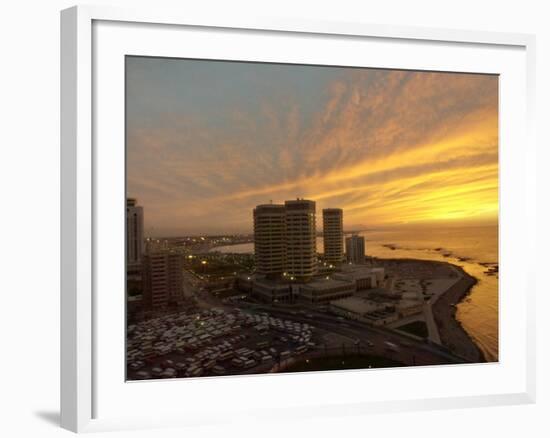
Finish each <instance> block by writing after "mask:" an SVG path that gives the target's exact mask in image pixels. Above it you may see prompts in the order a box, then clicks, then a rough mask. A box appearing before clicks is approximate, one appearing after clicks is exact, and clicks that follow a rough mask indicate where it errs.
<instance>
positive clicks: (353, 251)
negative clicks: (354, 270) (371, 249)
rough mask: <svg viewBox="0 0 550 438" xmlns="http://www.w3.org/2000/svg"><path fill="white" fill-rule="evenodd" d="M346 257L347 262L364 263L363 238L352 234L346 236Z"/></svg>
mask: <svg viewBox="0 0 550 438" xmlns="http://www.w3.org/2000/svg"><path fill="white" fill-rule="evenodd" d="M346 258H347V261H348V262H349V263H354V264H362V263H365V238H364V237H363V236H357V235H353V236H350V237H347V238H346Z"/></svg>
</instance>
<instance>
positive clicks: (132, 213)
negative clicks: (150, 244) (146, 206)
mask: <svg viewBox="0 0 550 438" xmlns="http://www.w3.org/2000/svg"><path fill="white" fill-rule="evenodd" d="M142 255H143V207H140V206H138V205H137V202H136V200H135V199H134V198H128V199H126V263H127V265H138V264H139V263H141V257H142Z"/></svg>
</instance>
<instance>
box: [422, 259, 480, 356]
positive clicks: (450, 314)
mask: <svg viewBox="0 0 550 438" xmlns="http://www.w3.org/2000/svg"><path fill="white" fill-rule="evenodd" d="M448 264H449V265H451V266H453V267H454V268H455V269H457V270H458V271H460V273H461V275H462V278H461V279H460V280H459V281H458V282H457V283H456V284H454V285H453V286H451V287H450V288H449V290H447V291H446V292H445V293H443V294H441V296H439V297H438V299H437V301H436V302H435V304H434V305H433V307H432V310H433V314H434V318H435V322H436V324H437V327H438V330H439V336H440V337H441V342H442V344H443V345H444V346H446V347H447V348H449V349H450V350H451V351H453V352H454V353H455V354H457V355H459V356H461V357H464V358H465V359H467V360H468V361H470V362H473V363H480V362H487V358H486V357H485V355H484V354H483V351H482V350H481V348H480V347H479V346H478V345H477V343H476V342H475V341H474V339H473V338H472V337H471V336H470V334H469V333H468V332H467V331H466V329H465V328H464V327H463V326H462V324H461V323H460V321H459V320H458V319H456V305H457V304H459V303H460V302H462V301H464V300H465V299H466V298H467V297H468V295H470V293H471V292H472V289H473V287H474V286H475V285H476V284H477V282H478V281H479V280H478V279H477V278H475V277H473V276H471V275H470V274H468V273H467V272H466V271H465V270H464V269H463V268H462V267H460V266H457V265H454V264H452V263H448Z"/></svg>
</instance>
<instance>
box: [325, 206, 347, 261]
mask: <svg viewBox="0 0 550 438" xmlns="http://www.w3.org/2000/svg"><path fill="white" fill-rule="evenodd" d="M323 246H324V255H325V261H326V262H327V263H330V264H333V265H338V264H340V263H342V261H343V259H344V214H343V211H342V209H341V208H325V209H323Z"/></svg>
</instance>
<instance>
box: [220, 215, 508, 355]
mask: <svg viewBox="0 0 550 438" xmlns="http://www.w3.org/2000/svg"><path fill="white" fill-rule="evenodd" d="M358 234H359V235H362V236H364V237H365V245H366V253H367V255H369V256H374V257H380V258H412V259H422V260H438V261H446V262H449V263H453V264H455V265H458V266H461V267H462V268H463V269H464V270H465V271H466V272H467V273H468V274H470V275H471V276H473V277H475V278H477V279H478V282H477V284H476V285H475V286H474V287H473V288H472V290H471V293H470V294H469V295H468V296H467V297H465V299H464V300H463V301H462V302H460V303H459V304H457V313H456V318H457V320H458V321H459V322H460V323H461V324H462V326H463V327H464V329H465V330H466V331H467V332H468V334H469V335H470V337H471V338H472V339H473V340H474V342H475V343H476V344H477V345H478V346H479V348H480V349H481V351H482V352H483V354H484V355H485V358H486V359H487V361H491V362H494V361H498V327H499V324H498V309H499V307H498V274H497V275H487V273H486V272H487V270H488V265H489V266H496V265H498V226H497V225H483V226H456V225H445V226H433V225H430V226H423V225H422V226H421V225H415V226H401V227H399V228H386V229H372V230H367V231H362V232H360V233H358ZM213 250H214V251H220V252H223V253H241V254H243V253H253V252H254V245H253V244H252V243H245V244H238V245H229V246H221V247H216V248H213ZM317 251H318V252H323V239H322V238H321V237H319V238H318V239H317Z"/></svg>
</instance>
